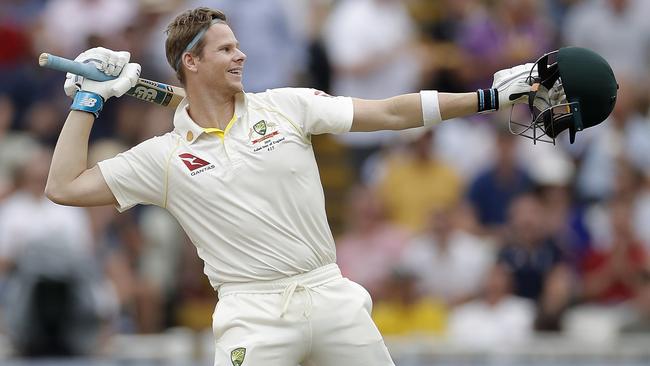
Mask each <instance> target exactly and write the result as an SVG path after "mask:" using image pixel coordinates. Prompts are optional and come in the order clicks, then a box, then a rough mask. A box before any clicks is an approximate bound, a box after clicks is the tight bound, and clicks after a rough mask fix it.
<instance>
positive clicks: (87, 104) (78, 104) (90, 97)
mask: <svg viewBox="0 0 650 366" xmlns="http://www.w3.org/2000/svg"><path fill="white" fill-rule="evenodd" d="M103 107H104V98H102V96H101V95H99V94H97V93H93V92H89V91H84V90H80V91H78V92H77V93H76V94H75V95H74V100H73V101H72V104H71V105H70V109H72V110H74V111H82V112H88V113H92V114H94V115H95V118H97V117H99V112H101V110H102V108H103Z"/></svg>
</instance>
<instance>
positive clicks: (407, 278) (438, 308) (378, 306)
mask: <svg viewBox="0 0 650 366" xmlns="http://www.w3.org/2000/svg"><path fill="white" fill-rule="evenodd" d="M385 286H386V288H387V291H386V294H387V297H386V298H384V299H380V300H378V301H377V302H376V303H375V305H374V307H373V311H372V318H373V320H374V321H375V324H376V325H377V328H379V331H380V332H381V333H382V334H383V335H402V336H404V335H413V334H419V335H438V336H439V335H442V334H444V332H445V330H446V326H447V311H448V309H447V306H446V305H445V304H444V303H443V302H442V301H440V300H439V299H436V298H433V297H431V296H422V295H420V294H419V292H418V290H417V275H416V274H415V273H414V272H413V271H411V269H410V268H407V267H398V268H396V269H395V270H394V271H393V273H392V274H391V276H390V277H389V278H388V279H387V281H386V284H385Z"/></svg>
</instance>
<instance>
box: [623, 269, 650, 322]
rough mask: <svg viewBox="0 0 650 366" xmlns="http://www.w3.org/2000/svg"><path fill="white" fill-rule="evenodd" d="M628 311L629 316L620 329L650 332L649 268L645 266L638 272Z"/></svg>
mask: <svg viewBox="0 0 650 366" xmlns="http://www.w3.org/2000/svg"><path fill="white" fill-rule="evenodd" d="M630 313H631V316H630V317H629V319H628V321H627V322H626V323H625V324H624V325H623V326H622V327H621V331H622V332H623V333H636V334H648V332H650V268H646V269H645V270H644V271H643V272H642V273H640V274H639V278H638V284H637V289H636V291H635V295H634V298H633V300H632V304H631V309H630Z"/></svg>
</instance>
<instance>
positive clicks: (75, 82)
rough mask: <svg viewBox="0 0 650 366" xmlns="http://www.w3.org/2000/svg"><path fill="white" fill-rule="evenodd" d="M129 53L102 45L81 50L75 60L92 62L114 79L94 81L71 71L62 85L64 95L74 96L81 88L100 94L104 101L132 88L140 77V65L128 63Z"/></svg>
mask: <svg viewBox="0 0 650 366" xmlns="http://www.w3.org/2000/svg"><path fill="white" fill-rule="evenodd" d="M130 58H131V54H130V53H129V52H126V51H120V52H116V51H112V50H109V49H106V48H103V47H96V48H92V49H89V50H87V51H84V52H82V53H81V54H80V55H79V56H77V58H75V61H77V62H81V63H89V62H91V63H93V64H94V65H95V67H97V69H99V70H100V71H102V72H104V74H106V75H108V76H115V77H116V78H115V79H112V80H108V81H94V80H89V79H85V78H83V77H81V76H78V75H74V74H71V73H67V74H66V81H65V84H64V85H63V89H64V90H65V93H66V95H68V96H69V97H74V96H75V94H77V91H79V90H82V91H86V92H91V93H95V94H98V95H100V96H101V97H102V98H103V99H104V101H105V100H107V99H108V98H110V97H120V96H122V95H123V94H124V93H126V92H127V91H128V90H129V89H130V88H132V87H133V86H134V85H135V84H136V83H137V81H138V78H139V77H140V65H138V64H136V63H129V59H130Z"/></svg>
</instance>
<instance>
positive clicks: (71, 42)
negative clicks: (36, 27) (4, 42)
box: [39, 0, 138, 56]
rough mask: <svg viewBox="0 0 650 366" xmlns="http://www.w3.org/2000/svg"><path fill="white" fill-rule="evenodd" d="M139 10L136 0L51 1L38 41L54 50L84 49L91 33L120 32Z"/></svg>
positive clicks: (47, 6) (67, 53) (63, 51)
mask: <svg viewBox="0 0 650 366" xmlns="http://www.w3.org/2000/svg"><path fill="white" fill-rule="evenodd" d="M137 10H138V9H137V3H136V2H134V1H129V0H58V1H50V2H48V3H47V5H46V8H45V10H44V11H43V13H42V18H41V19H42V22H43V29H42V33H41V34H39V37H40V39H39V41H40V42H44V43H45V44H47V45H48V46H49V50H50V52H52V53H53V54H59V55H63V56H70V55H73V54H75V53H78V52H80V51H82V50H83V49H84V48H85V47H86V46H87V45H88V40H89V38H91V37H92V36H105V38H106V39H110V37H106V36H110V35H115V34H118V33H120V32H121V31H122V30H124V29H125V28H126V27H128V26H129V25H130V24H131V22H132V21H133V19H134V17H135V15H136V14H137ZM71 19H74V21H70V20H71ZM106 46H107V45H106Z"/></svg>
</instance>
